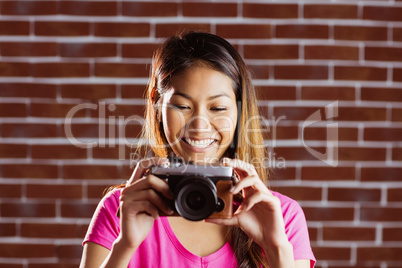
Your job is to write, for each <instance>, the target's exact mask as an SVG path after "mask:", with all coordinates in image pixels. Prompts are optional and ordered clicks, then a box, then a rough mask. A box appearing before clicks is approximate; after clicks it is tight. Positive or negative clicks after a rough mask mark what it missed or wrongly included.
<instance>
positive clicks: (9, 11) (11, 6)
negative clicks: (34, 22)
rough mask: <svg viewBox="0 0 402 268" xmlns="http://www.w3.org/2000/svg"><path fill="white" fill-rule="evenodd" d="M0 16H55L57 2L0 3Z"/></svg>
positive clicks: (16, 1) (16, 0)
mask: <svg viewBox="0 0 402 268" xmlns="http://www.w3.org/2000/svg"><path fill="white" fill-rule="evenodd" d="M1 14H3V15H56V14H57V2H55V1H18V0H14V1H2V2H1Z"/></svg>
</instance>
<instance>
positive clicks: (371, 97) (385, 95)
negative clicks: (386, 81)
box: [361, 87, 402, 102]
mask: <svg viewBox="0 0 402 268" xmlns="http://www.w3.org/2000/svg"><path fill="white" fill-rule="evenodd" d="M361 99H362V100H364V101H387V102H388V101H391V102H395V101H397V102H401V101H402V94H401V89H400V88H388V87H383V88H378V87H362V88H361Z"/></svg>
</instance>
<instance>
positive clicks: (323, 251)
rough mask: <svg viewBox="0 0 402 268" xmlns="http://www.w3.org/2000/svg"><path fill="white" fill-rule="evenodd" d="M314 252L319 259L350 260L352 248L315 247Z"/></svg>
mask: <svg viewBox="0 0 402 268" xmlns="http://www.w3.org/2000/svg"><path fill="white" fill-rule="evenodd" d="M313 252H314V255H315V257H316V258H317V259H318V260H321V261H325V260H333V261H340V260H350V258H351V254H352V253H351V249H350V248H349V247H323V246H320V247H313ZM331 268H332V266H331Z"/></svg>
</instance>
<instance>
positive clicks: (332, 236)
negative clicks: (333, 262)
mask: <svg viewBox="0 0 402 268" xmlns="http://www.w3.org/2000/svg"><path fill="white" fill-rule="evenodd" d="M375 237H376V230H375V228H368V227H367V228H364V227H324V228H323V239H324V240H326V241H340V240H342V241H374V240H375Z"/></svg>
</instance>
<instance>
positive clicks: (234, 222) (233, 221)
mask: <svg viewBox="0 0 402 268" xmlns="http://www.w3.org/2000/svg"><path fill="white" fill-rule="evenodd" d="M204 222H208V223H214V224H219V225H225V226H232V225H234V226H239V221H238V219H237V217H236V216H233V217H232V218H230V219H221V218H216V219H205V220H204Z"/></svg>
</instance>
